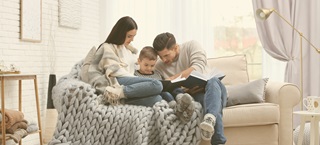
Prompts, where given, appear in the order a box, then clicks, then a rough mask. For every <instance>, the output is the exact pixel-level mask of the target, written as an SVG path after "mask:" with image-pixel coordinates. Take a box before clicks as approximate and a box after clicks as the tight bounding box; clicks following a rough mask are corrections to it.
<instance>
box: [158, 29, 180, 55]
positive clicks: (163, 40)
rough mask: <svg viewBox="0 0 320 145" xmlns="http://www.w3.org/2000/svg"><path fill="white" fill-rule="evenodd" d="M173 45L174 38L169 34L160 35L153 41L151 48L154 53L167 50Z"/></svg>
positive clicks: (174, 42)
mask: <svg viewBox="0 0 320 145" xmlns="http://www.w3.org/2000/svg"><path fill="white" fill-rule="evenodd" d="M175 44H176V38H175V37H174V35H173V34H171V33H169V32H166V33H161V34H159V35H158V36H157V37H156V38H154V40H153V48H154V49H155V50H156V51H162V50H163V49H165V48H167V49H169V48H171V47H172V46H173V45H175Z"/></svg>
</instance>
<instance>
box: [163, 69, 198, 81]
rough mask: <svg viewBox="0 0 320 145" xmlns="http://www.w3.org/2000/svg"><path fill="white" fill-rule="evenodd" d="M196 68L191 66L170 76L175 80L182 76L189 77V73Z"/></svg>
mask: <svg viewBox="0 0 320 145" xmlns="http://www.w3.org/2000/svg"><path fill="white" fill-rule="evenodd" d="M193 70H194V68H193V67H189V68H188V69H186V70H184V71H182V72H181V73H178V74H175V75H174V76H171V77H170V78H168V79H169V80H174V79H176V78H178V77H181V78H187V77H189V75H190V74H191V72H192V71H193Z"/></svg>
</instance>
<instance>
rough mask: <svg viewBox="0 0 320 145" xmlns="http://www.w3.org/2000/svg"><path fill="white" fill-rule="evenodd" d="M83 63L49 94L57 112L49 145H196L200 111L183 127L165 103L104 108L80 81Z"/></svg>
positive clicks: (198, 108)
mask: <svg viewBox="0 0 320 145" xmlns="http://www.w3.org/2000/svg"><path fill="white" fill-rule="evenodd" d="M82 62H83V61H80V62H78V63H77V64H76V65H75V66H74V67H73V68H72V70H71V72H70V73H69V74H68V75H65V76H63V77H61V78H60V79H59V81H58V83H57V85H56V86H55V87H54V88H53V90H52V93H53V94H52V99H53V102H54V105H55V108H56V109H57V110H58V120H57V124H56V129H55V132H54V134H53V137H52V139H51V141H50V142H49V143H48V144H49V145H148V144H149V145H197V144H199V143H200V139H201V137H200V129H199V124H200V122H201V120H202V117H203V116H202V111H201V110H202V109H201V105H200V104H199V103H195V106H196V111H195V112H194V114H193V116H192V119H191V121H190V122H188V123H186V124H184V123H182V122H181V121H180V120H179V119H178V118H177V116H176V115H175V114H174V111H173V110H172V109H171V108H169V105H168V104H167V102H165V101H161V102H158V103H156V104H155V105H154V106H153V107H145V106H135V105H117V106H107V105H103V104H102V103H100V102H101V101H100V100H101V99H100V97H101V96H97V95H96V94H95V93H94V92H95V89H94V88H93V87H92V86H90V85H89V84H87V83H84V82H82V81H80V80H79V76H80V68H81V66H82Z"/></svg>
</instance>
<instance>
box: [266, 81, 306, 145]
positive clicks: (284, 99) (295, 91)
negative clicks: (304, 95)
mask: <svg viewBox="0 0 320 145" xmlns="http://www.w3.org/2000/svg"><path fill="white" fill-rule="evenodd" d="M265 101H266V102H269V103H275V104H279V109H280V124H279V142H280V145H292V142H293V139H292V138H293V136H292V134H293V125H292V124H293V123H292V122H293V120H292V119H293V117H292V116H293V115H292V111H293V107H294V106H296V105H297V104H298V103H299V101H300V90H299V88H298V87H297V86H296V85H294V84H291V83H284V82H272V81H269V82H268V83H267V86H266V93H265Z"/></svg>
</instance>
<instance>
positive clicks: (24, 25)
mask: <svg viewBox="0 0 320 145" xmlns="http://www.w3.org/2000/svg"><path fill="white" fill-rule="evenodd" d="M20 6H21V7H20V39H21V40H22V41H30V42H41V39H42V36H41V35H42V0H20Z"/></svg>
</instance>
